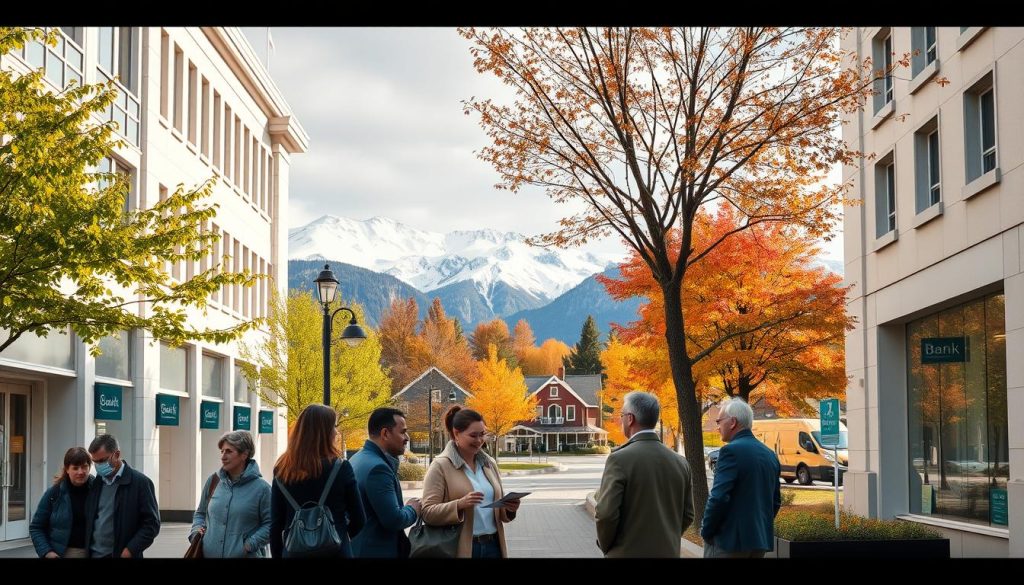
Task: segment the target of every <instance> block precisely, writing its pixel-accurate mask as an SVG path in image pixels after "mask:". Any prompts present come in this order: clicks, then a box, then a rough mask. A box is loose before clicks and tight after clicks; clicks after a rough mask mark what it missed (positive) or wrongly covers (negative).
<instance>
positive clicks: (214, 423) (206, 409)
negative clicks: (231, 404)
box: [199, 400, 220, 429]
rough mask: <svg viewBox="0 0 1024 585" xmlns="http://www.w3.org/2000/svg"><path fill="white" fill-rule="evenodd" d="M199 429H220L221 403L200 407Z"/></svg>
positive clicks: (210, 403) (208, 403) (201, 405)
mask: <svg viewBox="0 0 1024 585" xmlns="http://www.w3.org/2000/svg"><path fill="white" fill-rule="evenodd" d="M199 428H201V429H219V428H220V403H218V402H206V401H205V400H204V401H203V402H202V403H201V404H200V405H199Z"/></svg>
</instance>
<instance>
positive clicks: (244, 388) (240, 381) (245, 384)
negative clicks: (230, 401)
mask: <svg viewBox="0 0 1024 585" xmlns="http://www.w3.org/2000/svg"><path fill="white" fill-rule="evenodd" d="M235 402H249V379H248V378H246V377H245V372H243V371H242V368H241V366H238V365H235Z"/></svg>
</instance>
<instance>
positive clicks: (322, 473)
mask: <svg viewBox="0 0 1024 585" xmlns="http://www.w3.org/2000/svg"><path fill="white" fill-rule="evenodd" d="M337 420H338V415H337V413H336V412H335V411H334V409H333V408H331V407H329V406H323V405H321V404H311V405H309V406H307V407H306V408H305V409H304V410H303V411H302V413H301V414H299V418H298V420H296V421H295V426H294V427H293V428H292V431H291V433H290V434H289V435H288V449H287V450H286V451H285V452H284V453H283V454H282V455H281V457H280V458H278V460H277V465H276V466H275V467H274V484H273V486H272V488H271V497H270V554H271V556H273V557H274V558H281V557H282V556H288V555H287V551H285V550H284V541H283V537H282V532H283V531H284V530H285V529H286V528H288V527H289V526H291V523H292V518H293V517H294V516H295V510H294V508H292V506H291V504H289V503H288V500H287V499H286V498H285V496H284V493H283V492H282V491H281V485H282V484H283V485H284V487H285V489H286V490H288V493H289V494H290V495H291V497H292V499H293V500H295V502H296V503H297V504H298V505H299V506H302V505H303V504H304V503H306V502H313V503H316V502H317V501H318V500H319V499H320V494H321V493H322V492H323V489H324V486H326V485H327V479H328V477H329V476H330V475H331V470H332V468H333V467H334V462H335V461H336V460H337V459H338V457H339V456H340V451H339V449H338V444H337V440H336V439H337V436H338V429H337ZM324 506H325V507H326V508H328V509H329V510H330V511H331V515H332V516H333V518H334V526H335V528H336V529H337V531H338V536H339V537H340V538H341V546H340V547H339V548H338V551H337V555H336V556H338V557H346V558H350V557H352V541H351V537H353V536H355V535H356V534H358V533H359V531H360V530H361V529H362V528H363V524H364V523H365V522H366V515H365V514H364V512H363V504H362V501H361V500H360V497H359V491H358V490H357V489H356V477H355V474H354V473H353V471H352V465H351V464H350V463H349V462H348V461H345V460H342V461H341V469H340V470H339V472H338V474H337V476H336V477H335V478H334V483H333V484H332V485H331V489H330V491H329V492H328V494H327V499H326V500H325V502H324Z"/></svg>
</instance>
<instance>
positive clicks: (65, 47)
mask: <svg viewBox="0 0 1024 585" xmlns="http://www.w3.org/2000/svg"><path fill="white" fill-rule="evenodd" d="M60 30H61V33H62V34H61V35H60V36H59V37H58V38H57V44H56V46H53V47H51V46H49V45H44V44H43V43H40V42H38V41H29V42H27V43H25V46H24V47H22V48H21V49H20V50H19V51H18V53H17V54H18V55H20V56H21V58H22V59H24V60H25V62H27V63H28V64H29V65H31V66H32V67H35V68H40V67H42V68H43V72H44V75H45V76H46V79H47V80H49V82H50V83H52V84H53V85H54V86H55V87H57V88H58V89H64V88H65V87H67V85H68V84H69V83H71V82H72V81H74V82H75V83H77V84H78V85H82V64H83V52H82V28H81V27H70V26H62V27H60Z"/></svg>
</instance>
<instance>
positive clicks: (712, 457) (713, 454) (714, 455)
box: [704, 449, 718, 473]
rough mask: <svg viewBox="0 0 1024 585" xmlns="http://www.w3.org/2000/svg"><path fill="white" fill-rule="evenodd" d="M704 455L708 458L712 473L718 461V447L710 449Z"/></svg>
mask: <svg viewBox="0 0 1024 585" xmlns="http://www.w3.org/2000/svg"><path fill="white" fill-rule="evenodd" d="M705 450H706V449H705ZM704 457H705V459H706V460H707V464H708V469H709V470H711V473H714V472H715V465H716V464H717V463H718V449H712V450H710V451H708V452H707V455H705V456H704Z"/></svg>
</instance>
